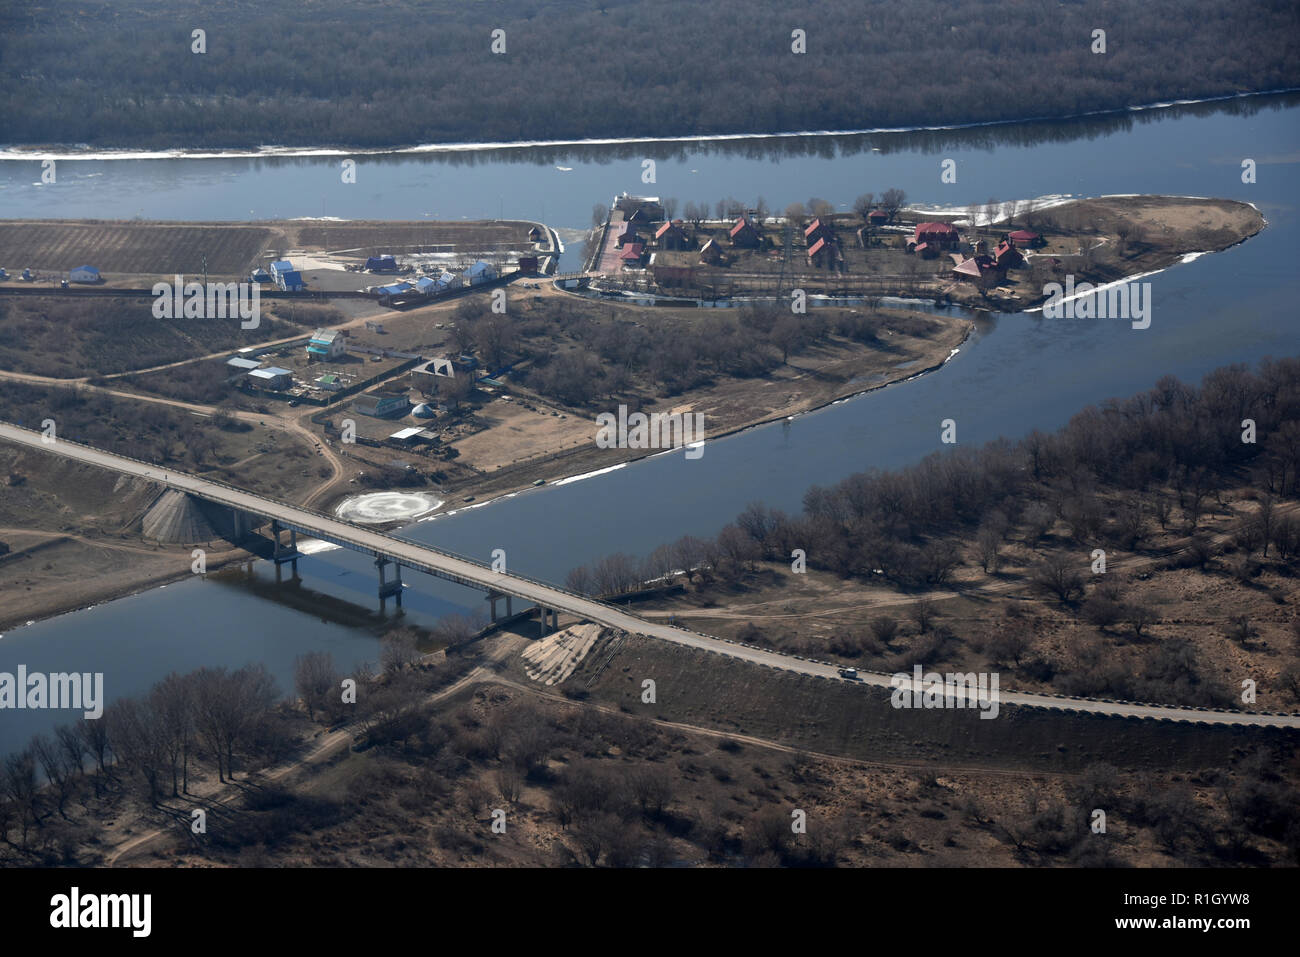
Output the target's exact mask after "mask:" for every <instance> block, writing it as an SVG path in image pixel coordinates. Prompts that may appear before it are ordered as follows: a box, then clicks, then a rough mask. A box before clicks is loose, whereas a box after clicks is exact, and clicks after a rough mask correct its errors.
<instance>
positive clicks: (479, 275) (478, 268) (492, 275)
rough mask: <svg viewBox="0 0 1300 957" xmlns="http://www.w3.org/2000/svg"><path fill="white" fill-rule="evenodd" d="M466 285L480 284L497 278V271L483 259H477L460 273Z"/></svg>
mask: <svg viewBox="0 0 1300 957" xmlns="http://www.w3.org/2000/svg"><path fill="white" fill-rule="evenodd" d="M461 275H462V278H463V279H464V281H465V285H467V286H481V285H482V284H483V283H485V282H491V281H492V280H494V279H496V278H497V271H496V270H495V269H493V268H492V267H491V266H490V265H488V264H487V263H485V262H484V261H483V260H481V259H480V260H479V261H478V262H476V263H475V264H474V265H472V266H470V267H469V268H468V269H466V270H465V272H464V273H462V274H461Z"/></svg>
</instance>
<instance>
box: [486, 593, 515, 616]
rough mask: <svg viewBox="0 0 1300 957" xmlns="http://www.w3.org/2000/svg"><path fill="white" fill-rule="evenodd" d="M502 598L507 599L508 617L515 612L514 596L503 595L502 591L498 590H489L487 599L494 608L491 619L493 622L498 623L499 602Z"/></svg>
mask: <svg viewBox="0 0 1300 957" xmlns="http://www.w3.org/2000/svg"><path fill="white" fill-rule="evenodd" d="M502 598H504V599H505V600H506V617H507V618H509V617H511V616H512V615H514V613H515V611H514V606H513V603H512V600H513V596H511V595H503V594H501V593H500V592H496V591H489V592H488V593H487V600H488V603H489V604H490V605H491V609H492V611H491V621H492V623H493V624H496V622H497V602H498V601H499V600H500V599H502Z"/></svg>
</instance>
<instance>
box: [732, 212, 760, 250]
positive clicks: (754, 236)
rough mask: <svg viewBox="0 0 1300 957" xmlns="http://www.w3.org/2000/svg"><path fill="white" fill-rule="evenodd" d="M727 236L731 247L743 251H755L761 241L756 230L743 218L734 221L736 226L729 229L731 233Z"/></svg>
mask: <svg viewBox="0 0 1300 957" xmlns="http://www.w3.org/2000/svg"><path fill="white" fill-rule="evenodd" d="M728 235H729V236H730V237H731V245H733V246H739V247H742V248H744V249H757V248H758V245H759V244H760V243H761V242H762V241H763V238H762V236H760V235H759V233H758V230H757V229H755V228H754V224H753V223H751V222H750V221H749V220H748V219H747V218H746V217H744V216H741V217H740V219H738V220H736V224H735V225H734V226H732V227H731V232H730V233H728Z"/></svg>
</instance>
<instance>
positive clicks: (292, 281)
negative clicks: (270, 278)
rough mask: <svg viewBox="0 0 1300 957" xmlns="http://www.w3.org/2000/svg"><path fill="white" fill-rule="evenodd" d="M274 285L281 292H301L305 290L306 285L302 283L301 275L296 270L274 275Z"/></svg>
mask: <svg viewBox="0 0 1300 957" xmlns="http://www.w3.org/2000/svg"><path fill="white" fill-rule="evenodd" d="M275 284H276V285H277V286H278V287H279V288H280V290H281V291H282V292H302V291H303V290H304V289H306V288H307V284H306V283H305V282H303V281H302V273H300V272H298V270H296V269H289V270H286V271H284V272H280V273H276V275H275Z"/></svg>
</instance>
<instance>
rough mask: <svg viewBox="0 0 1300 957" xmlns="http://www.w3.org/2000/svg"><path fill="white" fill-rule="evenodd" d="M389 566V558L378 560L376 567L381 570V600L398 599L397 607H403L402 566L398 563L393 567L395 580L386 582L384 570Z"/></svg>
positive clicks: (376, 560)
mask: <svg viewBox="0 0 1300 957" xmlns="http://www.w3.org/2000/svg"><path fill="white" fill-rule="evenodd" d="M388 564H389V560H388V559H387V558H376V559H375V567H376V568H378V569H379V597H380V598H392V597H396V598H397V607H399V608H400V607H401V606H402V566H401V565H400V564H399V563H397V562H392V565H393V580H392V581H385V580H384V569H385V567H387V566H388Z"/></svg>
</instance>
